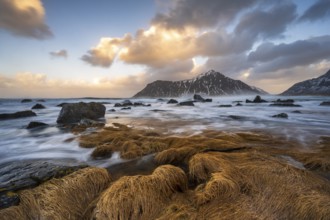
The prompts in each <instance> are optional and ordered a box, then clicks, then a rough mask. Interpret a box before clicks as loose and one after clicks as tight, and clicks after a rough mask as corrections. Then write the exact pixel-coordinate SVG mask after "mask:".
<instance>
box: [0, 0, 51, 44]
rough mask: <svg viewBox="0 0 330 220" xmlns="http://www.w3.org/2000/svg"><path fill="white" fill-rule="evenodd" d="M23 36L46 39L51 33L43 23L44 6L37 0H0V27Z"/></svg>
mask: <svg viewBox="0 0 330 220" xmlns="http://www.w3.org/2000/svg"><path fill="white" fill-rule="evenodd" d="M1 28H2V29H5V30H7V31H9V32H10V33H12V34H14V35H18V36H23V37H30V38H36V39H46V38H49V37H52V36H53V34H52V32H51V31H50V29H49V27H48V26H47V25H46V24H45V23H44V8H43V6H42V4H41V2H40V1H39V0H30V1H23V0H22V1H13V0H0V29H1Z"/></svg>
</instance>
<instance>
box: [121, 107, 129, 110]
mask: <svg viewBox="0 0 330 220" xmlns="http://www.w3.org/2000/svg"><path fill="white" fill-rule="evenodd" d="M131 109H132V108H131V107H124V108H121V109H120V110H131Z"/></svg>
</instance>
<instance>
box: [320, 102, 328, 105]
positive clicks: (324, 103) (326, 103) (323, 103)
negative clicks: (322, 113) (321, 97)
mask: <svg viewBox="0 0 330 220" xmlns="http://www.w3.org/2000/svg"><path fill="white" fill-rule="evenodd" d="M320 105H321V106H330V102H322V103H321V104H320Z"/></svg>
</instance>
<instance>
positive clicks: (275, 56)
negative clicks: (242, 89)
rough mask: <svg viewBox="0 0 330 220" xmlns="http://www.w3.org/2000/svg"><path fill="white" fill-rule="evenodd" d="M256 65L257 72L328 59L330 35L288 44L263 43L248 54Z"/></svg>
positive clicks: (304, 64)
mask: <svg viewBox="0 0 330 220" xmlns="http://www.w3.org/2000/svg"><path fill="white" fill-rule="evenodd" d="M248 59H249V61H252V62H255V63H257V64H258V65H257V66H256V67H255V68H254V71H255V72H257V73H265V72H273V71H277V70H280V69H288V68H293V67H296V66H306V65H309V64H313V63H316V62H320V61H322V60H324V59H325V60H330V35H325V36H320V37H313V38H310V39H307V40H299V41H295V42H292V43H289V44H285V43H282V44H278V45H275V44H273V43H264V44H262V45H260V46H259V47H258V48H257V49H256V50H255V51H253V52H251V53H250V54H249V55H248Z"/></svg>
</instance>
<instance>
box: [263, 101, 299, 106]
mask: <svg viewBox="0 0 330 220" xmlns="http://www.w3.org/2000/svg"><path fill="white" fill-rule="evenodd" d="M269 106H277V107H301V105H296V104H293V103H292V102H287V103H285V102H284V103H278V102H277V103H273V104H270V105H269Z"/></svg>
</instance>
